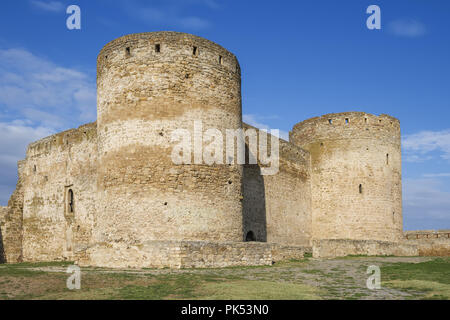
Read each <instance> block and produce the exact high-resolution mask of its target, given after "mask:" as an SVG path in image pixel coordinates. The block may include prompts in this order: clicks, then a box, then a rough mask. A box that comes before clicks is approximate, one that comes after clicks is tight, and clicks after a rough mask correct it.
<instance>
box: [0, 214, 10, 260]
mask: <svg viewBox="0 0 450 320" xmlns="http://www.w3.org/2000/svg"><path fill="white" fill-rule="evenodd" d="M8 211H9V208H8V207H3V206H0V263H5V262H6V256H5V249H4V245H3V231H2V230H3V229H4V225H5V222H6V215H7V214H8Z"/></svg>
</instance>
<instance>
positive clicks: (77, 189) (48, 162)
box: [23, 123, 97, 261]
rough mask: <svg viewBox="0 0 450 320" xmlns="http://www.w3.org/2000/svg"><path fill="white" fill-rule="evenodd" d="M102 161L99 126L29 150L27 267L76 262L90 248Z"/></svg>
mask: <svg viewBox="0 0 450 320" xmlns="http://www.w3.org/2000/svg"><path fill="white" fill-rule="evenodd" d="M96 159H97V134H96V123H90V124H86V125H83V126H81V127H79V128H78V129H71V130H68V131H64V132H61V133H58V134H55V135H52V136H49V137H47V138H44V139H41V140H39V141H37V142H35V143H32V144H30V145H29V147H28V150H27V155H26V159H25V161H24V168H23V171H24V172H23V190H24V192H23V199H24V200H23V203H24V204H23V260H24V261H52V260H62V259H73V258H74V255H75V254H76V253H77V252H79V251H83V250H84V249H85V248H86V247H87V245H88V244H89V242H90V240H91V236H92V228H93V224H94V217H95V211H96V208H95V204H96V198H95V197H96V168H97V161H96ZM69 190H72V192H73V196H74V197H73V200H74V202H73V205H72V206H73V212H71V210H70V209H69V207H70V205H69Z"/></svg>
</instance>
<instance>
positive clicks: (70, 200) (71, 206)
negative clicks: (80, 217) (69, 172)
mask: <svg viewBox="0 0 450 320" xmlns="http://www.w3.org/2000/svg"><path fill="white" fill-rule="evenodd" d="M67 196H68V199H67V200H68V201H67V211H68V212H69V213H73V209H74V199H73V191H72V189H69V191H68V193H67Z"/></svg>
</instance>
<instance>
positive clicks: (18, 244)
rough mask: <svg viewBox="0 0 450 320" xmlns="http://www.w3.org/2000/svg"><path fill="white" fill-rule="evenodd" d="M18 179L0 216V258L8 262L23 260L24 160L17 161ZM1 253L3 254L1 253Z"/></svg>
mask: <svg viewBox="0 0 450 320" xmlns="http://www.w3.org/2000/svg"><path fill="white" fill-rule="evenodd" d="M17 167H18V181H17V184H16V189H15V190H14V192H13V194H12V195H11V197H10V198H9V201H8V206H7V207H2V215H3V216H2V217H1V218H0V237H1V238H2V239H1V240H0V246H2V249H1V250H2V252H3V256H2V257H0V260H3V262H8V263H15V262H22V261H23V252H22V237H23V224H22V222H23V218H22V217H23V216H22V212H23V194H24V183H23V176H24V174H23V171H24V161H19V162H18V163H17ZM0 255H1V254H0Z"/></svg>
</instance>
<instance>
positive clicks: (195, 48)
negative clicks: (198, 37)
mask: <svg viewBox="0 0 450 320" xmlns="http://www.w3.org/2000/svg"><path fill="white" fill-rule="evenodd" d="M192 54H193V55H194V56H196V55H197V54H198V49H197V47H195V46H194V48H193V50H192Z"/></svg>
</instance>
